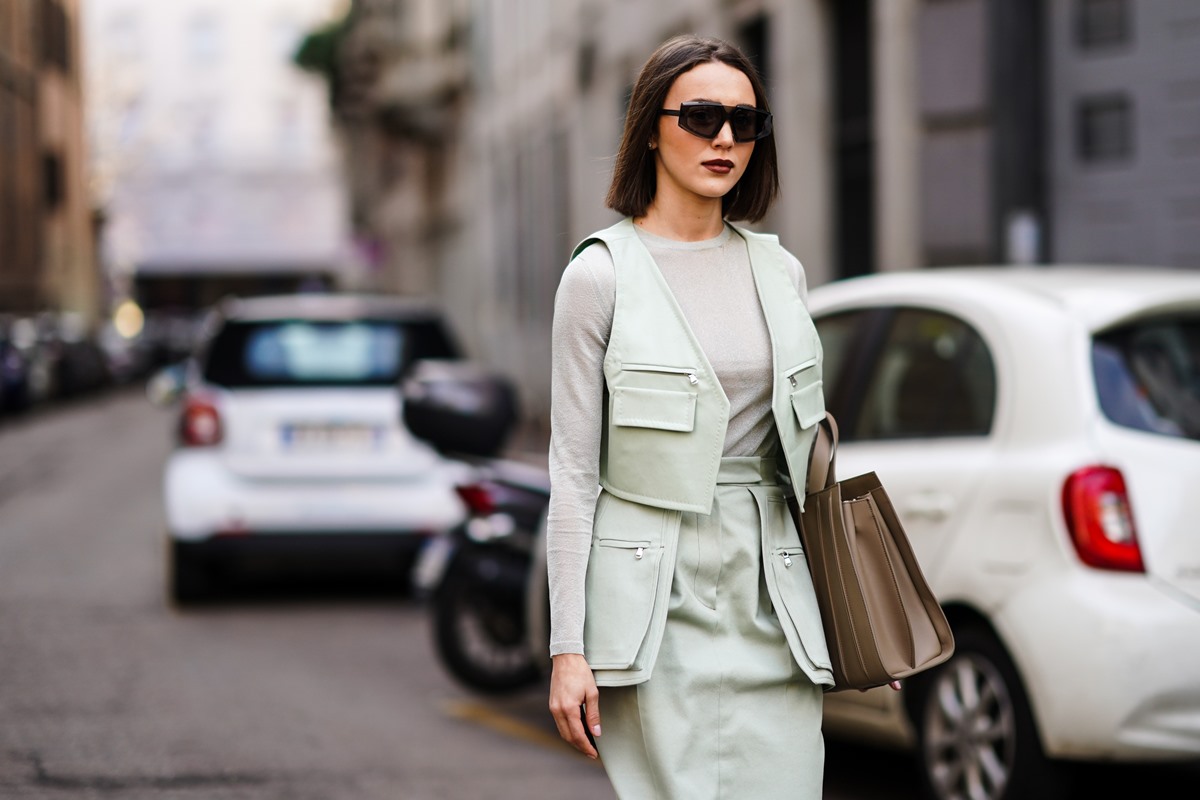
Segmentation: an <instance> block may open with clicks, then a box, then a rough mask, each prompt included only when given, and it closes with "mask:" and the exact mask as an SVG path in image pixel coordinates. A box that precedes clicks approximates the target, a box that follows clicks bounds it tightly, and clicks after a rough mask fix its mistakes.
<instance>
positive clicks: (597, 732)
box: [592, 725, 600, 736]
mask: <svg viewBox="0 0 1200 800" xmlns="http://www.w3.org/2000/svg"><path fill="white" fill-rule="evenodd" d="M592 735H593V736H599V735H600V726H599V725H593V726H592Z"/></svg>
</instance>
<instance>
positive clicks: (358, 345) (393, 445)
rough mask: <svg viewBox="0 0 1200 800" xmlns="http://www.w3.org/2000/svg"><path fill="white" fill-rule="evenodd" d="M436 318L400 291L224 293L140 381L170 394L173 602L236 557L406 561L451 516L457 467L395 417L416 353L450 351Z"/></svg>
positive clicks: (194, 592)
mask: <svg viewBox="0 0 1200 800" xmlns="http://www.w3.org/2000/svg"><path fill="white" fill-rule="evenodd" d="M459 355H460V354H459V349H458V346H457V345H456V343H455V342H454V340H453V338H452V337H451V336H450V334H449V332H448V330H447V326H446V323H445V320H444V319H443V316H442V315H441V313H440V312H438V310H437V309H436V308H434V307H431V306H429V305H426V304H423V303H420V302H414V301H408V300H404V299H399V298H386V297H372V296H352V295H338V294H297V295H286V296H276V297H258V298H250V299H240V300H231V301H228V302H226V303H223V304H222V305H221V306H220V307H219V308H218V309H216V311H215V313H214V314H213V316H212V318H211V319H210V320H209V323H208V325H207V326H206V333H205V335H204V337H203V340H202V342H201V344H200V345H199V347H198V349H197V351H196V353H195V355H194V356H193V357H192V358H191V359H189V361H188V362H187V363H186V365H185V366H184V367H183V368H181V369H177V370H176V371H175V372H174V373H171V372H166V373H163V374H162V375H160V376H158V377H157V378H156V379H154V380H152V381H151V384H150V389H151V392H152V395H154V396H156V397H157V399H158V401H159V402H164V401H168V400H172V401H177V402H178V408H179V416H178V437H177V442H178V444H177V447H176V448H175V449H174V451H173V452H172V453H171V455H170V457H169V459H168V461H167V464H166V469H165V472H164V480H163V497H164V502H165V506H166V517H167V529H168V530H167V534H168V550H169V558H170V569H169V593H170V595H171V597H172V599H173V600H175V601H176V602H186V601H189V600H193V599H198V598H200V597H202V596H204V595H205V594H207V593H208V592H209V591H210V590H211V589H212V588H213V585H214V582H215V580H216V579H218V578H220V577H221V573H222V570H224V569H225V568H227V567H230V566H232V565H233V564H235V563H236V561H237V560H238V559H242V558H243V557H245V556H255V555H262V554H265V555H266V556H267V557H268V558H270V557H273V556H274V555H275V554H280V553H287V552H289V551H306V552H307V553H309V554H310V555H314V556H315V557H316V558H318V559H320V558H324V557H326V556H327V555H338V554H341V553H347V552H357V553H366V554H369V556H370V557H371V558H378V559H394V560H395V562H396V564H397V565H398V566H403V565H404V564H405V563H407V562H409V561H411V559H412V558H413V557H414V556H415V554H416V552H417V551H418V550H419V548H420V546H421V544H422V543H423V542H425V541H426V540H427V539H428V537H430V536H432V535H434V534H437V533H440V532H442V531H445V530H446V529H448V528H450V527H452V526H454V525H455V524H457V523H459V522H460V521H461V520H462V519H463V516H464V513H465V512H464V507H463V504H462V502H461V500H460V499H459V498H458V496H457V494H456V493H455V491H454V488H453V487H454V484H455V482H456V481H458V480H460V479H461V478H462V475H463V469H464V466H463V465H461V464H457V463H455V462H453V461H450V460H447V459H445V458H444V457H442V456H441V455H440V454H439V453H437V452H436V451H435V450H434V449H433V448H431V447H430V446H429V445H427V444H425V443H423V442H421V441H419V440H417V439H415V438H413V437H412V436H411V435H410V434H409V432H408V430H407V429H406V428H405V427H404V424H403V421H402V416H401V410H400V406H399V403H400V396H399V393H398V392H397V388H396V387H397V383H398V381H399V380H400V378H401V376H402V374H403V373H404V372H405V370H406V369H407V367H408V366H409V365H411V364H412V363H413V362H414V361H415V360H417V359H420V358H435V359H444V358H456V357H458V356H459Z"/></svg>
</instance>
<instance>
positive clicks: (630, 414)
mask: <svg viewBox="0 0 1200 800" xmlns="http://www.w3.org/2000/svg"><path fill="white" fill-rule="evenodd" d="M822 414H824V411H822ZM612 417H613V422H614V423H615V424H617V425H625V426H627V427H631V428H658V429H659V430H664V431H690V430H692V428H693V427H695V424H696V395H694V394H692V393H691V392H678V391H673V390H670V389H645V388H642V387H638V386H620V387H618V388H617V389H616V390H615V391H613V410H612Z"/></svg>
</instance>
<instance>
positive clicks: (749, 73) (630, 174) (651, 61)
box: [604, 34, 779, 222]
mask: <svg viewBox="0 0 1200 800" xmlns="http://www.w3.org/2000/svg"><path fill="white" fill-rule="evenodd" d="M710 61H719V62H721V63H722V64H727V65H729V66H731V67H733V68H734V69H736V70H738V71H740V72H742V73H744V74H745V75H746V77H747V78H749V79H750V85H751V86H752V87H754V104H755V105H756V106H757V107H759V108H762V109H766V110H768V111H769V110H770V107H769V106H768V105H767V95H766V91H765V89H764V88H763V84H762V80H761V79H760V78H759V76H758V71H757V70H756V69H755V68H754V65H753V64H751V63H750V60H749V59H748V58H746V56H745V55H743V54H742V52H741V51H740V50H738V49H737V48H736V47H734V46H733V45H732V44H730V43H728V42H726V41H723V40H721V39H713V38H708V37H702V36H695V35H692V34H684V35H681V36H676V37H674V38H672V39H668V40H667V41H665V42H663V43H662V44H661V45H659V47H658V49H657V50H655V51H654V53H653V54H651V56H650V58H648V59H647V60H646V63H645V64H643V65H642V69H641V71H639V72H638V76H637V80H636V81H635V82H634V84H633V92H632V94H631V95H630V97H629V111H628V113H627V114H626V115H625V130H624V132H623V133H622V134H621V146H620V148H619V149H618V150H617V160H616V165H615V167H614V168H613V178H612V184H611V185H610V186H609V187H608V196H607V197H606V198H605V201H604V202H605V204H606V205H607V206H608V207H609V208H611V209H613V210H614V211H617V212H618V213H620V214H623V215H625V216H630V217H640V216H643V215H644V214H645V213H646V209H648V208H649V207H650V203H651V202H653V200H654V195H655V192H656V191H657V189H658V184H657V177H656V175H655V171H654V170H655V167H654V151H653V150H651V149H650V148H649V147H648V144H649V142H650V141H651V140H652V139H653V137H654V135H655V133H656V132H657V130H658V119H659V113H658V112H659V111H660V110H661V109H662V107H663V103H664V102H666V98H667V92H669V91H670V89H671V85H672V84H674V83H675V79H676V78H678V77H679V76H680V75H682V74H683V73H685V72H687V71H688V70H690V69H692V68H693V67H696V66H698V65H700V64H706V63H708V62H710ZM778 196H779V164H778V160H777V158H776V155H775V137H774V136H767V137H766V138H763V139H759V140H758V141H757V142H755V144H754V152H753V153H752V154H751V156H750V163H748V164H747V165H746V172H745V174H743V175H742V178H741V180H739V181H738V182H737V184H736V185H735V186H734V187H733V189H732V190H731V191H730V192H728V193H727V194H726V195H725V196H724V197H722V198H721V214H722V216H724V217H726V218H728V219H731V220H743V219H744V220H748V221H749V222H758V221H759V220H760V219H762V218H763V217H764V216H766V213H767V210H768V209H769V208H770V207H771V203H772V202H774V200H775V198H776V197H778Z"/></svg>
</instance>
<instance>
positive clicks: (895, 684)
mask: <svg viewBox="0 0 1200 800" xmlns="http://www.w3.org/2000/svg"><path fill="white" fill-rule="evenodd" d="M888 688H890V689H891V690H892V691H893V692H898V691H900V681H888ZM859 691H860V692H869V691H871V690H870V689H859Z"/></svg>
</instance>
